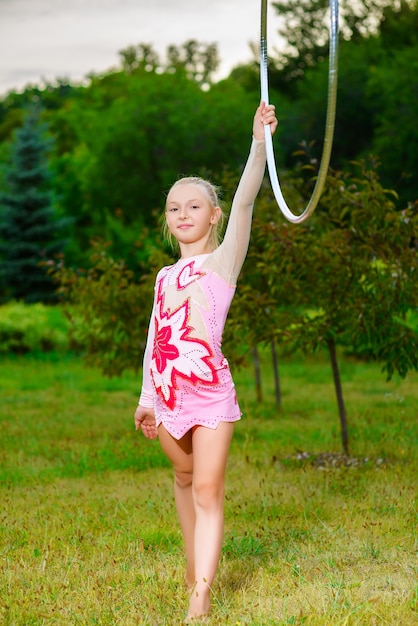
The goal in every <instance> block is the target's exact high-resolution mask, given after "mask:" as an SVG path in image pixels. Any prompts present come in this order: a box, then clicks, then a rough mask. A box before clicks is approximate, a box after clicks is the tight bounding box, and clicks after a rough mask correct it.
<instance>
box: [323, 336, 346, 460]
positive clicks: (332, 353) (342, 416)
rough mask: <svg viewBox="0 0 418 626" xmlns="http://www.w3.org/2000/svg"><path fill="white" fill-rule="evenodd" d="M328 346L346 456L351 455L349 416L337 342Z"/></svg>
mask: <svg viewBox="0 0 418 626" xmlns="http://www.w3.org/2000/svg"><path fill="white" fill-rule="evenodd" d="M327 344H328V350H329V355H330V357H331V365H332V373H333V375H334V387H335V393H336V395H337V402H338V411H339V414H340V424H341V440H342V444H343V451H344V453H345V454H349V448H348V430H347V414H346V412H345V406H344V398H343V390H342V387H341V379H340V372H339V369H338V362H337V352H336V349H335V341H334V340H333V339H328V340H327Z"/></svg>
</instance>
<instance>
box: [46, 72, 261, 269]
mask: <svg viewBox="0 0 418 626" xmlns="http://www.w3.org/2000/svg"><path fill="white" fill-rule="evenodd" d="M107 90H109V95H106V94H107ZM253 110H254V99H253V98H251V97H250V95H248V94H246V93H245V92H244V90H243V89H242V88H240V87H239V86H236V85H235V84H234V83H232V82H230V83H222V84H219V85H214V86H213V87H212V88H211V89H210V90H209V91H208V92H205V91H203V90H202V89H201V88H200V87H199V85H198V84H196V82H194V81H192V80H190V79H188V78H187V76H186V75H185V73H184V72H180V71H179V72H176V74H170V73H164V74H161V75H160V74H156V73H153V72H147V71H145V70H140V69H137V70H135V72H134V73H132V74H131V75H126V74H123V73H119V74H116V75H113V76H108V77H105V78H103V80H99V79H96V80H95V81H93V83H92V85H91V87H90V88H89V89H88V90H86V93H85V95H84V98H83V99H80V100H76V101H73V102H72V103H71V104H70V106H69V107H68V109H66V110H65V111H62V112H61V113H60V117H59V119H60V120H62V122H63V126H64V128H65V127H67V130H65V135H66V136H67V137H69V138H70V141H71V136H72V137H73V138H74V145H73V149H72V150H71V151H68V150H66V151H65V152H64V153H63V154H61V155H58V154H57V155H56V157H55V158H54V170H55V172H56V173H57V175H56V178H55V184H56V186H57V191H58V192H59V194H60V196H61V198H62V200H61V201H62V204H63V206H64V207H65V211H66V213H67V214H69V215H72V216H74V217H75V219H76V230H75V232H74V237H76V238H79V241H80V246H81V247H83V248H87V247H88V243H89V240H90V239H94V238H95V237H99V236H100V237H104V238H105V239H107V240H112V241H113V242H114V243H115V249H114V250H113V252H112V253H113V254H115V255H116V257H121V256H124V255H125V254H126V250H127V249H129V250H133V249H134V245H135V240H134V239H133V235H134V234H135V233H140V232H142V228H143V226H148V227H153V226H154V225H155V223H156V214H157V213H158V215H159V212H160V210H161V208H162V206H163V203H164V192H165V191H166V190H168V189H169V187H170V186H171V184H172V183H173V182H174V181H175V180H176V179H177V178H178V177H179V176H180V175H184V174H190V173H205V174H208V173H213V176H214V177H216V176H218V175H219V172H220V171H221V170H222V168H223V167H224V166H226V165H228V166H230V167H234V168H235V167H237V166H238V165H240V164H241V162H242V160H243V158H245V154H246V151H247V149H248V133H247V132H245V130H244V129H246V128H248V120H250V119H251V116H252V114H253ZM55 128H56V125H55V126H54V130H55ZM135 238H136V235H135Z"/></svg>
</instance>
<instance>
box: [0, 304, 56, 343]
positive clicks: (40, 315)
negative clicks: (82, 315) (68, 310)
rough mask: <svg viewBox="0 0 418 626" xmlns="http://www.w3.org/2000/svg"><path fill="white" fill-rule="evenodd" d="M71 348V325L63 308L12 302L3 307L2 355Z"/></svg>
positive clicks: (0, 314)
mask: <svg viewBox="0 0 418 626" xmlns="http://www.w3.org/2000/svg"><path fill="white" fill-rule="evenodd" d="M67 348H68V322H67V320H66V319H65V317H64V315H63V313H62V311H61V309H60V308H59V307H52V306H45V305H44V304H40V303H38V304H24V303H23V302H9V303H8V304H5V305H3V306H0V354H10V353H14V354H25V353H27V352H39V351H40V352H50V351H52V350H65V349H67Z"/></svg>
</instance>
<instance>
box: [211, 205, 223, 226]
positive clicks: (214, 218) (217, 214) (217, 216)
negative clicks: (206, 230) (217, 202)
mask: <svg viewBox="0 0 418 626" xmlns="http://www.w3.org/2000/svg"><path fill="white" fill-rule="evenodd" d="M220 217H221V208H220V207H218V206H216V207H215V208H214V209H213V213H212V215H211V217H210V223H211V224H216V223H217V222H219V219H220Z"/></svg>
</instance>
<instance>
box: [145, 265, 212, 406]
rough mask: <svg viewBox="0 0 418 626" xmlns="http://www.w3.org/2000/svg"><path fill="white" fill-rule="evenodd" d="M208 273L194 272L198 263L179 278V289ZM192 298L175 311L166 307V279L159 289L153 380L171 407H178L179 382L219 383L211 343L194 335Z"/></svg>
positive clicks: (188, 267) (163, 398) (158, 392)
mask: <svg viewBox="0 0 418 626" xmlns="http://www.w3.org/2000/svg"><path fill="white" fill-rule="evenodd" d="M204 275H205V274H204V273H202V272H199V271H194V262H191V263H190V264H188V265H186V266H185V267H184V268H183V269H182V271H181V272H180V274H179V275H178V277H177V289H179V290H182V289H185V288H186V287H188V286H189V285H191V284H192V283H193V282H194V281H196V280H199V278H201V277H202V276H204ZM190 306H191V303H190V297H188V296H186V297H185V299H184V301H183V302H182V303H181V305H179V306H178V307H177V308H175V309H174V310H173V311H171V310H170V308H169V307H166V306H165V295H164V277H162V278H161V280H160V281H159V283H158V286H157V309H156V316H155V341H154V348H153V353H152V358H153V360H154V362H155V368H153V370H152V378H153V381H154V385H155V390H156V392H157V394H158V395H159V396H160V397H161V398H162V400H163V402H164V403H165V404H166V405H167V406H168V407H169V408H170V409H174V408H175V406H176V399H177V398H176V391H177V389H178V385H177V380H178V378H179V377H180V378H183V379H184V380H187V381H190V382H191V383H192V384H194V385H196V384H197V383H201V382H202V383H205V384H206V385H215V384H218V382H219V379H218V373H217V370H216V369H215V367H214V365H213V361H212V358H213V352H212V349H211V347H210V345H209V343H208V341H204V340H203V339H201V338H197V337H195V336H193V331H194V328H193V326H191V325H190Z"/></svg>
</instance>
